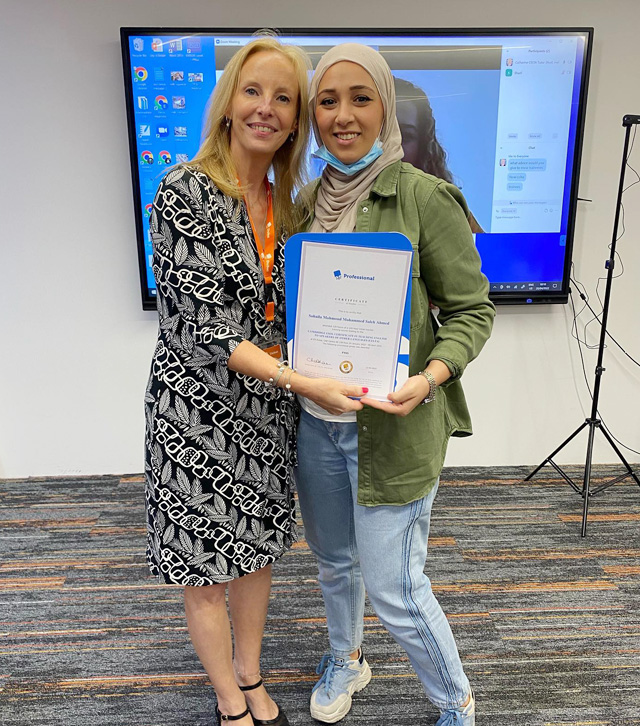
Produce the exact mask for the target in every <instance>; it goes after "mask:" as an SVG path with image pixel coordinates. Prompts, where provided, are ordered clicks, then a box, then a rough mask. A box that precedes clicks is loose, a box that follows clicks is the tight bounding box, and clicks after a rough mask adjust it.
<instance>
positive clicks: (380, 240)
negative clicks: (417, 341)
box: [284, 232, 413, 396]
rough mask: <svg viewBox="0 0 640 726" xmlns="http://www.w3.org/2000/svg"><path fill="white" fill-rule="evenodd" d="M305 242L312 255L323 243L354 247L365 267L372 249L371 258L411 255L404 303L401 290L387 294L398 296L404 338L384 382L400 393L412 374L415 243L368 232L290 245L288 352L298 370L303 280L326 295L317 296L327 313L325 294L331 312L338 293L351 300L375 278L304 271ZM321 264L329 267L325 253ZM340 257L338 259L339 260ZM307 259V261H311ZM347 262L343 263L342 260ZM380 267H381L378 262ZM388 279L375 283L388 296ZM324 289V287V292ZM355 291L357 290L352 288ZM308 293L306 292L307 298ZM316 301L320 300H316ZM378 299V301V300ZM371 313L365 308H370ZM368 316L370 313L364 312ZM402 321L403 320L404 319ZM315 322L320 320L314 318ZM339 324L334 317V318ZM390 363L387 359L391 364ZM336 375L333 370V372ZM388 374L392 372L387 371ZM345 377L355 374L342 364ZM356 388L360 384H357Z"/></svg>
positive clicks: (307, 238) (304, 238)
mask: <svg viewBox="0 0 640 726" xmlns="http://www.w3.org/2000/svg"><path fill="white" fill-rule="evenodd" d="M305 243H308V244H309V246H308V247H307V248H306V249H307V252H308V251H309V250H310V249H311V247H314V248H316V249H317V248H318V244H321V245H327V246H328V247H330V246H332V245H335V246H340V247H341V248H342V251H343V252H344V248H345V247H354V248H359V254H357V255H355V256H354V260H358V259H360V260H362V262H364V263H366V259H367V257H366V256H365V255H364V254H362V253H366V250H370V251H371V252H372V253H379V252H381V251H387V252H390V253H393V252H394V251H402V252H404V253H407V252H408V253H409V255H410V257H409V263H408V270H407V274H406V276H405V278H404V280H403V285H406V293H405V296H404V299H401V298H399V297H398V294H401V293H399V290H398V287H399V285H398V286H396V287H395V288H390V289H389V290H388V291H387V294H388V295H389V297H390V298H391V297H393V296H394V295H395V299H394V300H393V305H394V309H395V310H396V311H397V312H398V317H396V316H395V313H394V318H395V320H394V323H393V324H394V326H396V327H398V323H399V329H400V331H399V335H398V334H397V333H396V335H397V341H398V343H397V359H395V360H394V361H392V366H393V365H395V374H394V375H392V377H391V378H389V379H386V380H385V385H392V388H391V390H397V389H398V388H400V387H401V386H402V385H403V384H404V382H405V381H406V379H407V377H408V375H409V331H410V326H411V262H412V256H411V255H412V253H413V248H412V245H411V242H410V240H409V239H408V238H407V237H405V236H404V235H403V234H400V233H399V232H373V233H365V232H353V233H339V232H333V233H300V234H296V235H293V236H292V237H290V238H289V240H287V243H286V246H285V250H284V269H285V291H286V308H287V348H288V359H289V363H290V364H291V365H295V362H296V355H295V353H296V347H295V346H296V339H295V338H296V331H297V330H299V327H298V323H300V322H301V321H302V320H304V318H301V319H300V320H298V315H299V314H300V312H299V310H300V308H301V295H300V291H301V284H302V282H303V280H306V281H307V282H305V284H306V285H307V288H306V290H308V280H309V276H311V277H313V284H314V287H315V289H321V294H320V295H318V297H322V300H319V301H318V308H319V309H322V308H323V307H324V303H323V301H324V300H325V297H324V296H325V295H326V302H327V307H329V308H330V307H331V304H333V301H334V300H337V299H339V298H338V297H336V294H338V295H341V294H344V295H349V293H348V292H347V291H348V290H349V289H353V288H354V287H355V286H356V285H357V283H358V282H359V281H360V280H363V279H370V278H366V277H363V276H361V275H357V274H348V272H350V273H354V272H359V271H360V270H359V269H354V270H349V271H347V270H341V269H339V267H336V269H333V266H331V268H330V269H328V268H327V265H326V264H325V265H324V267H323V270H322V271H321V272H319V271H318V270H317V269H315V268H309V269H305V270H303V269H302V265H303V262H302V261H303V259H305V254H304V250H305ZM354 251H355V250H354ZM336 253H338V250H337V249H336ZM322 255H323V257H322V261H323V262H324V261H325V260H324V253H322ZM338 256H339V255H338V254H336V257H338ZM372 257H378V259H380V258H379V256H377V255H372ZM399 257H401V258H402V259H403V260H406V259H407V258H406V255H401V256H399V255H393V254H390V255H389V259H390V260H391V259H392V258H396V259H398V258H399ZM306 259H308V257H307V258H306ZM343 259H344V258H343ZM378 264H379V263H378ZM319 274H322V275H323V278H324V277H326V280H325V279H322V280H318V278H317V275H319ZM354 281H355V282H354ZM383 283H384V279H382V280H378V282H376V285H380V287H381V294H383V295H384V294H385V291H384V284H383ZM320 286H321V287H320ZM352 286H353V287H352ZM308 294H309V293H307V295H308ZM314 300H315V298H314ZM377 300H379V298H377ZM390 307H391V300H390ZM365 310H366V308H365ZM363 314H364V315H366V312H364V313H363ZM400 316H401V320H400ZM311 317H318V316H317V315H316V316H311ZM333 319H334V320H335V318H333ZM344 319H345V320H349V321H350V323H353V324H354V325H355V326H356V327H358V322H357V321H356V320H352V319H351V318H347V317H345V318H344ZM365 322H372V321H364V320H363V321H362V326H361V327H362V328H363V329H364V328H366V325H365V324H364V323H365ZM359 347H360V348H361V349H362V344H361V343H360V346H359ZM364 357H365V358H366V351H365V354H364ZM387 360H388V359H387ZM344 363H345V364H348V361H344ZM332 370H334V369H332ZM387 370H388V369H387ZM339 371H340V373H349V372H350V371H347V370H344V369H343V367H342V363H341V365H340V366H339ZM340 373H338V374H337V375H336V374H335V373H334V374H332V373H324V372H322V371H320V372H307V375H326V376H327V377H330V378H338V377H339V376H340ZM353 382H354V383H356V381H355V380H354V381H353ZM365 385H369V383H368V381H365ZM390 392H391V391H390V390H386V391H385V392H384V395H385V396H386V394H387V393H390Z"/></svg>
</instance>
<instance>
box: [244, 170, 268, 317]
mask: <svg viewBox="0 0 640 726" xmlns="http://www.w3.org/2000/svg"><path fill="white" fill-rule="evenodd" d="M264 185H265V189H266V191H267V228H266V230H265V240H264V244H262V242H261V240H260V235H259V234H258V230H257V229H256V226H255V224H254V223H253V219H252V218H251V212H250V211H249V205H248V204H247V200H246V199H245V200H244V204H245V206H246V208H247V214H248V215H249V222H251V230H252V231H253V238H254V239H255V241H256V247H257V249H258V254H259V255H260V265H261V266H262V274H263V276H264V282H265V293H266V297H271V289H272V285H273V278H272V276H271V273H272V271H273V259H274V254H275V232H274V226H273V200H272V199H271V185H270V184H269V180H268V179H267V177H265V178H264ZM264 315H265V318H266V319H267V320H268V321H272V320H273V318H274V315H275V304H274V302H273V301H272V300H269V301H268V302H267V304H266V306H265V310H264Z"/></svg>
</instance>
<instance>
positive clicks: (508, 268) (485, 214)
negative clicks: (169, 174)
mask: <svg viewBox="0 0 640 726" xmlns="http://www.w3.org/2000/svg"><path fill="white" fill-rule="evenodd" d="M254 32H255V31H253V30H251V29H243V30H238V29H223V28H197V29H194V28H189V29H184V28H122V29H121V41H122V54H123V65H124V80H125V89H126V105H127V120H128V127H129V143H130V154H131V171H132V179H133V198H134V207H135V222H136V232H137V243H138V253H139V263H140V283H141V289H142V300H143V307H144V308H145V309H153V308H154V307H155V293H156V288H155V281H154V279H153V272H152V270H151V265H150V260H151V238H150V233H149V229H148V217H149V214H150V211H149V210H150V207H151V203H152V201H153V197H154V194H155V191H156V188H157V186H158V183H159V181H160V179H161V178H162V175H163V174H164V173H165V172H166V171H167V170H168V168H169V167H170V166H172V165H173V164H177V163H180V162H184V161H188V160H189V159H191V158H193V156H194V155H195V153H196V151H197V149H198V147H199V145H200V138H201V133H202V129H203V122H204V119H205V116H206V110H207V102H208V100H209V97H210V95H211V92H212V91H213V89H214V87H215V84H216V81H217V80H218V78H219V77H220V75H221V73H222V72H223V71H224V68H225V65H226V63H227V61H228V60H229V58H230V57H231V56H232V55H233V53H234V52H235V51H236V50H237V49H238V47H240V46H241V45H243V44H244V43H247V42H248V41H249V40H251V38H252V35H253V33H254ZM279 34H280V36H281V40H282V42H283V43H294V44H297V45H299V46H302V47H303V48H305V49H306V50H307V52H308V53H309V55H310V56H311V59H312V61H313V63H314V65H315V64H316V63H317V61H318V59H319V58H320V56H321V55H322V54H323V53H324V52H325V51H326V50H327V49H328V48H330V47H331V46H333V45H336V44H337V43H344V42H346V41H355V42H359V43H365V44H367V45H371V46H373V47H374V48H376V49H377V50H379V51H380V52H381V53H382V54H383V55H384V57H385V58H386V59H387V61H388V63H389V65H390V67H391V69H392V71H393V74H394V76H395V77H396V90H397V96H398V104H397V109H398V118H399V121H400V125H401V130H402V133H403V145H404V148H405V154H406V155H405V159H406V160H407V161H411V163H413V164H414V165H415V166H418V167H422V168H423V169H424V170H425V171H427V172H429V173H434V174H436V175H438V176H443V177H445V178H448V179H450V180H452V181H453V182H454V183H455V184H457V185H458V186H459V187H460V188H461V189H462V191H463V192H464V194H465V196H466V199H467V201H468V203H469V208H470V210H471V212H472V217H471V218H470V222H471V224H472V229H473V230H474V233H475V240H476V245H477V247H478V250H479V252H480V256H481V258H482V265H483V271H484V273H485V274H486V275H487V277H488V278H489V282H490V291H491V297H492V299H493V300H494V302H496V303H510V304H513V303H552V302H566V301H567V298H568V291H569V267H570V263H571V251H572V244H573V234H574V222H575V214H576V203H577V195H578V173H579V167H580V152H581V142H582V131H583V126H584V118H585V106H586V97H587V81H588V75H589V61H590V51H591V43H592V35H593V30H592V29H591V28H545V29H535V30H534V29H515V30H514V29H504V28H501V29H487V30H481V31H479V30H461V29H453V30H427V29H423V30H399V29H387V30H370V29H368V30H364V31H363V30H346V29H340V30H337V29H331V30H300V29H299V30H291V29H288V30H282V31H279ZM434 121H435V125H434ZM311 143H312V148H313V141H312V142H311ZM320 171H321V167H320V166H318V163H317V162H316V161H315V160H310V161H309V172H310V175H311V176H316V175H317V174H319V173H320Z"/></svg>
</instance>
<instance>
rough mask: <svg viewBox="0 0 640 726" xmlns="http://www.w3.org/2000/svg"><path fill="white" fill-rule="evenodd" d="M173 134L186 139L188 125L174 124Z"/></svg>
mask: <svg viewBox="0 0 640 726" xmlns="http://www.w3.org/2000/svg"><path fill="white" fill-rule="evenodd" d="M173 135H174V136H175V137H176V138H178V139H186V137H187V127H186V126H174V127H173Z"/></svg>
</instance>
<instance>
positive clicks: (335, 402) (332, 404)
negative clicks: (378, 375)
mask: <svg viewBox="0 0 640 726" xmlns="http://www.w3.org/2000/svg"><path fill="white" fill-rule="evenodd" d="M293 382H294V383H295V376H294V380H293ZM296 388H298V387H297V386H296ZM298 390H299V392H300V393H301V394H302V395H303V396H305V397H306V398H310V399H311V400H312V401H313V402H314V403H317V404H318V406H320V407H321V408H324V410H325V411H328V412H329V413H330V414H333V415H334V416H338V415H339V414H341V413H346V412H347V411H360V409H362V408H363V405H362V404H361V403H360V401H359V400H354V399H359V398H360V397H361V396H364V395H365V394H366V393H367V392H368V391H369V389H368V388H362V387H361V386H347V385H345V384H344V383H342V382H340V381H334V380H332V379H331V378H310V379H307V380H306V385H305V387H304V392H303V391H302V390H300V389H298ZM350 396H352V397H353V398H349V397H350Z"/></svg>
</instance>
